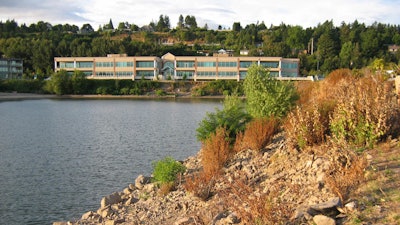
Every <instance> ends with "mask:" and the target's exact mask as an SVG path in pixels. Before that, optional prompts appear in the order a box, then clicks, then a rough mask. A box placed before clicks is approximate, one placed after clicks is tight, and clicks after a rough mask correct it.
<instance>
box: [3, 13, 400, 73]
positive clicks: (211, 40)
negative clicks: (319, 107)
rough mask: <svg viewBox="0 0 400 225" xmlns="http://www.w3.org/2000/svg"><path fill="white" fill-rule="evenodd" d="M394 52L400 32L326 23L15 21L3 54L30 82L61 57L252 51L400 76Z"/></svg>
mask: <svg viewBox="0 0 400 225" xmlns="http://www.w3.org/2000/svg"><path fill="white" fill-rule="evenodd" d="M390 45H400V25H391V24H382V23H378V22H377V23H374V24H372V25H366V24H363V23H359V22H357V21H354V22H353V23H349V24H347V23H344V22H343V23H342V24H341V25H340V26H335V25H334V23H333V21H325V22H323V23H320V24H318V25H317V26H316V27H308V28H303V27H301V26H293V25H287V24H280V25H269V26H267V25H266V24H265V23H264V22H261V23H257V24H250V25H246V26H245V27H242V26H241V24H240V22H235V23H234V24H233V25H232V28H222V27H221V26H220V27H219V28H218V29H217V30H210V29H208V27H207V25H205V26H204V27H201V28H200V27H198V26H197V23H196V18H195V17H194V16H186V17H185V18H184V17H183V16H182V15H181V16H180V17H179V22H178V24H177V25H176V26H174V27H173V28H172V26H171V24H170V22H169V17H168V16H163V15H160V17H159V20H158V21H156V22H150V23H149V25H147V26H143V27H138V26H137V25H135V24H130V23H128V22H121V23H119V24H118V26H115V27H114V25H113V23H112V20H111V19H110V22H109V23H108V24H105V25H103V26H100V27H99V28H98V29H97V30H95V29H94V28H93V27H92V26H91V25H90V24H84V25H83V26H82V27H78V26H76V25H70V24H64V25H61V24H57V25H52V24H51V23H49V22H43V21H39V22H38V23H36V24H31V25H26V24H18V23H17V22H16V21H14V20H7V21H5V22H0V55H2V56H4V57H9V58H22V59H23V60H24V71H25V77H27V78H29V77H32V76H33V75H38V76H39V77H47V76H49V75H51V74H52V73H53V62H54V60H53V58H54V57H57V56H65V57H69V56H106V55H107V54H109V53H127V54H128V55H131V56H134V55H142V56H148V55H155V56H162V55H163V54H165V53H167V52H171V53H173V54H175V55H202V54H206V53H209V54H212V53H213V52H215V51H217V50H219V49H221V48H223V49H227V50H233V51H234V54H235V55H239V54H240V50H243V49H246V50H248V55H250V56H256V55H264V56H281V57H294V58H300V59H301V68H300V73H301V75H303V76H307V75H325V74H328V73H329V72H330V71H332V70H334V69H337V68H350V69H357V68H362V67H365V66H373V67H376V68H379V69H396V68H397V70H398V68H399V67H398V64H399V60H400V51H397V52H394V51H389V46H390Z"/></svg>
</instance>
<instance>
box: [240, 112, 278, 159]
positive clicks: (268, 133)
mask: <svg viewBox="0 0 400 225" xmlns="http://www.w3.org/2000/svg"><path fill="white" fill-rule="evenodd" d="M277 129H278V121H277V120H276V119H275V118H273V117H272V118H256V119H254V120H252V121H251V122H249V123H247V125H246V129H245V131H244V135H243V136H242V135H238V136H237V138H236V143H235V148H234V149H235V151H236V152H239V151H241V150H243V149H245V148H250V149H252V150H260V149H262V148H263V147H265V146H266V145H267V144H269V143H270V142H271V141H272V138H273V136H274V134H275V133H276V132H277Z"/></svg>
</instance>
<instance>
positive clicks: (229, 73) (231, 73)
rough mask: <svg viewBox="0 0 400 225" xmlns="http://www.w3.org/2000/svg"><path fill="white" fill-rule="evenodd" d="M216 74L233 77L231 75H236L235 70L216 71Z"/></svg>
mask: <svg viewBox="0 0 400 225" xmlns="http://www.w3.org/2000/svg"><path fill="white" fill-rule="evenodd" d="M218 76H222V77H233V76H237V72H218Z"/></svg>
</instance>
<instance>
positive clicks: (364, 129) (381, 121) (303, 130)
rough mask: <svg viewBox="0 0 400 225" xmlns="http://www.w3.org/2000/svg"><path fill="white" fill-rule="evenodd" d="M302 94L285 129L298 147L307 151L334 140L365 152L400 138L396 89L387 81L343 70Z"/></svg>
mask: <svg viewBox="0 0 400 225" xmlns="http://www.w3.org/2000/svg"><path fill="white" fill-rule="evenodd" d="M300 93H301V96H302V97H301V98H300V99H301V101H300V102H301V103H300V104H299V106H298V107H297V108H296V109H295V110H293V111H292V112H291V113H290V114H289V116H288V117H287V119H286V122H285V125H284V128H285V131H286V136H287V140H288V142H289V144H291V145H292V146H294V147H298V148H300V149H304V148H305V147H307V146H314V145H318V144H321V143H323V142H325V141H326V140H327V139H328V138H333V139H334V140H336V141H337V142H338V143H350V144H351V145H353V146H357V147H360V148H365V147H372V146H373V145H374V144H375V143H377V142H378V141H380V140H382V139H383V138H385V137H388V136H390V135H394V136H396V135H398V130H399V125H398V123H396V122H395V121H398V119H400V113H399V106H398V105H397V104H396V97H395V95H393V87H392V85H391V84H390V83H389V82H387V81H385V80H384V79H383V77H380V76H376V75H371V74H370V73H369V72H368V71H363V73H361V74H360V73H357V74H353V73H352V72H351V71H349V70H347V69H341V70H336V71H333V72H332V73H331V74H329V76H328V77H327V78H326V79H325V80H323V81H321V82H319V83H316V84H315V85H313V87H303V88H302V91H301V92H300ZM305 96H307V98H306V97H305Z"/></svg>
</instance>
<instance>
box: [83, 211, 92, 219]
mask: <svg viewBox="0 0 400 225" xmlns="http://www.w3.org/2000/svg"><path fill="white" fill-rule="evenodd" d="M92 215H93V212H92V211H89V212H86V213H84V214H83V215H82V217H81V219H82V220H88V219H90V217H91V216H92Z"/></svg>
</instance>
